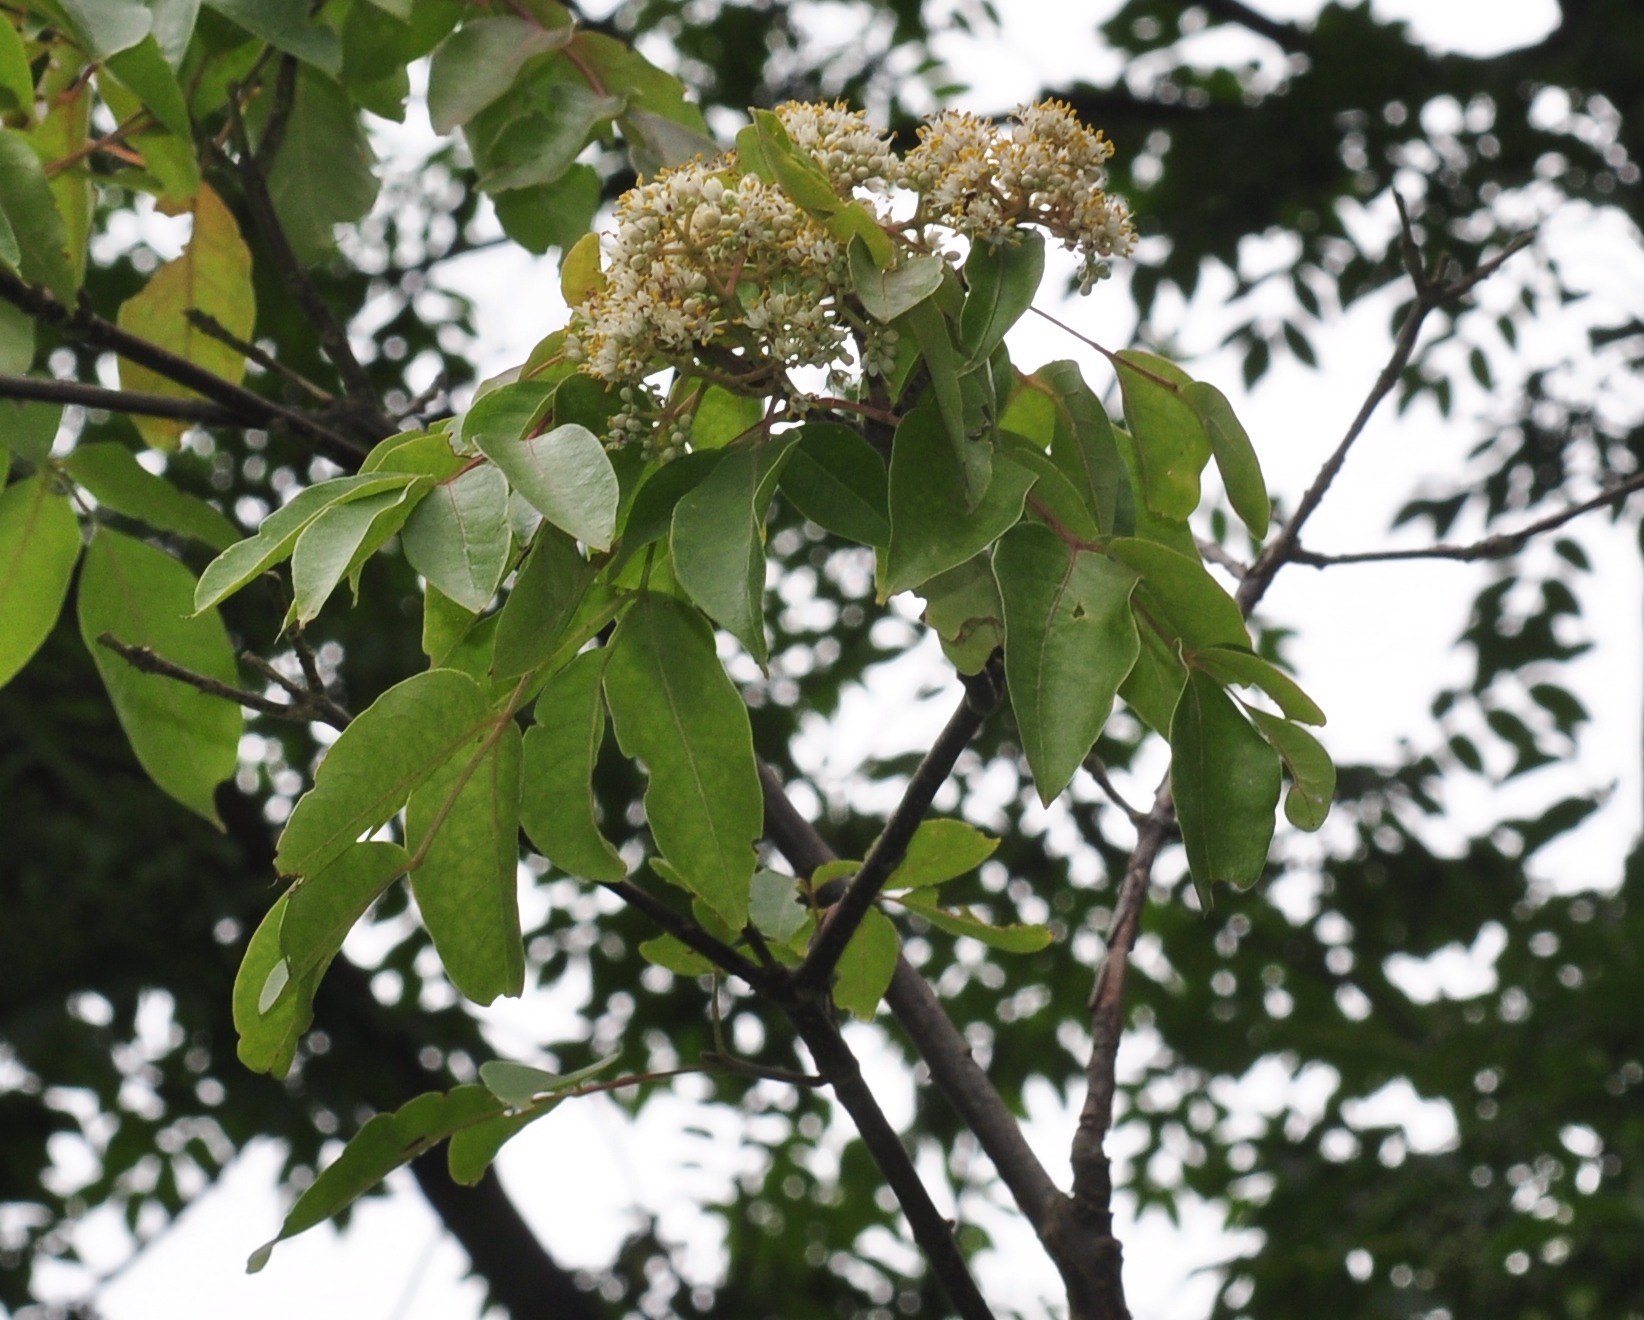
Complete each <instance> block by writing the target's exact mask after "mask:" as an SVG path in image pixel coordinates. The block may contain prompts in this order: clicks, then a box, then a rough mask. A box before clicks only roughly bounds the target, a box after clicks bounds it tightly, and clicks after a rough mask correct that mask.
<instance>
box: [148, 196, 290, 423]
mask: <svg viewBox="0 0 1644 1320" xmlns="http://www.w3.org/2000/svg"><path fill="white" fill-rule="evenodd" d="M193 213H194V232H193V234H192V236H191V237H190V238H189V240H188V246H187V247H185V248H184V249H183V253H182V255H181V256H180V257H178V258H177V259H176V260H175V261H172V262H168V263H167V264H166V265H164V266H162V267H161V268H160V269H159V270H157V271H156V272H155V273H154V275H153V277H152V278H151V279H150V280H149V282H148V283H147V284H145V285H144V286H143V287H142V289H140V290H139V291H138V292H137V294H136V295H135V296H134V297H132V298H129V299H127V300H126V301H125V302H124V303H122V304H121V306H120V316H119V322H120V328H121V329H122V330H125V331H128V332H129V333H131V334H134V335H137V336H139V337H140V338H142V339H146V340H148V341H149V342H150V343H152V344H157V345H158V346H159V347H161V348H164V349H167V350H169V351H170V352H172V353H175V354H177V356H179V357H183V358H187V359H188V360H189V361H190V362H192V363H194V364H195V365H196V366H198V367H204V368H205V369H206V370H207V371H210V372H212V373H213V374H214V375H218V376H221V377H222V378H223V379H224V380H227V381H230V382H233V383H235V384H238V383H239V381H240V380H241V379H242V378H243V377H244V375H245V356H244V354H242V353H240V352H238V351H237V350H235V349H233V348H231V347H229V346H228V345H227V344H225V343H223V342H222V341H221V340H220V339H215V338H213V337H212V336H210V335H208V334H206V333H205V332H204V331H202V330H200V329H198V328H197V327H196V326H195V325H194V323H193V322H192V321H190V320H189V319H188V315H187V314H188V313H189V312H191V311H198V312H203V313H205V314H206V315H207V316H210V317H213V318H214V319H215V320H216V321H217V323H218V324H219V325H221V326H223V328H224V329H226V330H227V331H228V332H229V333H230V334H232V335H235V336H237V337H238V338H240V339H249V338H250V337H251V333H252V329H253V327H254V326H255V325H256V321H257V299H256V294H255V292H254V291H253V289H252V285H251V249H249V248H248V247H246V245H245V240H244V239H243V238H241V237H240V227H239V225H238V223H237V222H236V221H235V219H234V213H233V212H232V211H230V210H229V209H228V207H226V206H225V205H223V202H222V199H221V198H220V197H218V196H217V194H216V193H215V192H214V191H213V190H212V189H211V188H210V186H208V185H205V184H202V185H201V186H200V190H199V192H198V193H197V194H196V195H195V197H194V202H193ZM120 384H121V385H122V386H124V387H125V388H126V389H128V390H140V391H142V392H144V393H147V394H166V395H171V396H173V397H182V398H194V397H197V396H196V395H195V394H194V392H193V391H192V390H189V389H186V388H185V387H183V386H181V385H178V384H176V383H175V382H174V381H172V380H170V379H168V378H167V377H164V376H161V375H160V374H159V373H158V372H156V371H151V370H150V369H149V368H147V367H144V366H141V365H139V364H138V363H135V362H129V361H127V360H126V359H124V358H122V359H120ZM132 421H133V422H134V423H135V424H136V426H137V430H138V431H139V432H140V433H141V434H142V437H143V439H144V440H146V441H147V442H148V443H149V444H150V445H153V446H154V447H155V448H156V449H175V448H176V447H177V441H178V439H179V438H180V437H181V436H182V434H183V432H184V431H186V430H187V429H188V427H189V423H187V422H182V421H175V420H172V419H171V418H166V417H133V418H132Z"/></svg>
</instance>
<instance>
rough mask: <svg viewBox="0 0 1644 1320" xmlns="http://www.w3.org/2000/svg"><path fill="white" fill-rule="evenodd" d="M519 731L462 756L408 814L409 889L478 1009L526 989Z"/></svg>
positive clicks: (438, 773) (424, 789)
mask: <svg viewBox="0 0 1644 1320" xmlns="http://www.w3.org/2000/svg"><path fill="white" fill-rule="evenodd" d="M519 800H520V732H519V726H518V725H517V724H515V723H514V721H513V720H511V719H506V720H504V721H503V723H502V724H501V726H500V727H499V728H498V729H497V730H496V731H495V732H494V733H491V734H489V735H488V736H487V738H486V739H485V741H484V742H483V743H480V744H477V745H475V746H473V747H465V748H463V749H460V750H459V751H458V753H457V754H456V755H455V756H453V757H451V758H449V759H448V760H447V761H446V762H445V763H444V764H443V765H441V766H440V767H438V768H437V769H436V770H435V771H434V773H433V774H432V775H430V776H429V777H428V779H427V780H426V781H424V782H423V783H422V784H420V785H419V786H418V787H417V788H415V789H413V790H412V792H411V799H410V801H409V802H408V803H407V804H406V808H405V838H406V846H407V847H408V848H409V849H410V850H411V854H412V857H411V861H412V866H411V889H412V892H413V893H415V894H416V896H417V907H418V909H419V910H420V911H421V913H422V920H423V924H424V925H425V926H427V927H428V934H429V936H430V937H431V938H432V939H433V941H434V948H435V949H436V950H438V951H439V955H440V961H441V962H442V963H443V964H444V966H445V974H446V975H447V976H448V977H450V978H451V984H452V985H454V986H456V987H457V989H458V990H460V991H462V993H463V994H465V995H466V996H467V997H468V998H469V999H471V1000H473V1001H474V1002H475V1003H476V1004H489V1003H490V1002H491V1001H492V1000H494V999H495V998H496V997H497V996H498V995H517V994H519V993H520V992H521V991H522V990H523V989H524V988H525V948H524V945H523V944H521V942H520V928H519Z"/></svg>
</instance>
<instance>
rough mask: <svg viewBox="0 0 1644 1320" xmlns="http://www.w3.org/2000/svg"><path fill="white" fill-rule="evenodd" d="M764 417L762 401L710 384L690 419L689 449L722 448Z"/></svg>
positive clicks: (741, 436) (756, 424)
mask: <svg viewBox="0 0 1644 1320" xmlns="http://www.w3.org/2000/svg"><path fill="white" fill-rule="evenodd" d="M764 416H765V405H764V403H763V401H761V400H759V399H750V398H747V397H746V396H744V395H741V394H732V393H731V392H730V391H729V390H726V389H721V388H720V387H719V386H718V385H710V386H708V387H707V389H705V390H704V391H703V393H702V402H701V403H699V404H697V406H696V413H695V415H694V416H693V417H692V418H691V448H692V449H723V448H724V447H725V446H726V445H728V444H730V443H731V441H733V440H739V439H741V438H743V437H744V436H746V435H748V433H749V432H750V431H752V430H753V428H754V427H756V426H758V425H759V423H760V421H761V419H762V418H763V417H764Z"/></svg>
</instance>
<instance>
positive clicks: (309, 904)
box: [279, 841, 409, 982]
mask: <svg viewBox="0 0 1644 1320" xmlns="http://www.w3.org/2000/svg"><path fill="white" fill-rule="evenodd" d="M408 860H409V859H408V858H407V856H406V852H405V849H404V848H402V847H400V846H399V844H397V843H385V842H381V841H368V842H365V843H356V844H354V845H353V847H351V848H349V849H348V851H347V852H345V853H343V855H342V856H341V857H339V858H337V860H336V861H334V862H332V863H331V865H330V866H327V867H326V868H325V869H324V870H322V871H318V872H316V873H315V874H313V875H311V876H306V877H304V878H303V879H301V880H299V881H298V882H297V883H296V884H294V885H292V886H291V888H290V889H288V890H286V892H285V894H284V896H283V897H282V899H281V901H282V902H283V903H284V904H285V916H284V919H283V920H282V921H281V922H280V928H279V935H280V953H281V955H282V956H283V957H284V959H285V962H286V975H287V976H288V977H289V978H290V980H291V981H292V982H303V981H305V980H307V979H308V978H309V974H310V973H312V972H315V971H316V970H317V971H318V972H319V974H320V975H322V976H323V975H324V973H325V968H326V965H327V964H329V963H330V961H331V960H332V958H334V957H336V955H337V954H338V952H340V951H341V949H342V946H343V940H344V939H346V938H347V936H348V932H349V931H350V930H352V929H353V928H354V924H355V922H357V921H359V920H360V918H361V917H363V916H364V915H365V914H366V912H367V911H369V910H370V907H371V905H372V904H373V903H375V902H376V901H377V899H378V898H379V897H381V895H382V893H383V891H384V890H385V889H387V888H388V886H389V885H391V884H392V883H393V882H394V881H395V880H396V879H397V878H398V877H400V876H402V875H404V874H405V865H406V862H407V861H408Z"/></svg>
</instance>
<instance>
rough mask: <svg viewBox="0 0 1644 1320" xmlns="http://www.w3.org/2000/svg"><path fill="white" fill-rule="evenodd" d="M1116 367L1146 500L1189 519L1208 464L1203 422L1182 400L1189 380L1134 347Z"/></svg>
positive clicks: (1169, 515) (1121, 356) (1150, 505)
mask: <svg viewBox="0 0 1644 1320" xmlns="http://www.w3.org/2000/svg"><path fill="white" fill-rule="evenodd" d="M1114 369H1115V370H1116V371H1117V372H1118V373H1119V387H1120V389H1121V390H1122V391H1123V392H1124V400H1125V421H1126V423H1127V424H1128V425H1129V427H1130V434H1131V435H1132V436H1133V437H1134V438H1135V440H1136V451H1137V453H1138V455H1139V456H1140V458H1141V468H1142V496H1143V499H1144V500H1145V502H1146V504H1147V506H1148V508H1150V509H1152V510H1153V511H1154V512H1155V513H1158V514H1161V515H1163V516H1164V517H1166V518H1177V519H1185V518H1186V517H1187V516H1188V515H1189V514H1190V513H1192V512H1193V510H1194V509H1196V508H1198V507H1199V473H1200V472H1202V471H1203V470H1204V465H1205V464H1206V463H1207V462H1209V461H1210V439H1209V437H1208V436H1206V435H1205V430H1204V423H1203V422H1201V421H1200V420H1199V414H1198V413H1197V412H1195V411H1194V410H1193V407H1192V405H1191V404H1189V403H1188V401H1187V400H1186V399H1185V398H1183V397H1182V389H1183V388H1184V387H1185V386H1187V385H1189V384H1191V383H1192V381H1191V378H1190V377H1189V376H1188V375H1187V373H1186V372H1184V371H1183V370H1182V369H1181V368H1180V367H1178V366H1177V365H1176V364H1175V363H1173V362H1167V361H1165V359H1164V358H1161V357H1157V356H1155V355H1154V354H1152V353H1142V352H1138V351H1136V350H1133V349H1127V350H1126V351H1125V352H1122V353H1119V354H1118V355H1117V358H1116V361H1115V363H1114Z"/></svg>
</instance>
